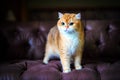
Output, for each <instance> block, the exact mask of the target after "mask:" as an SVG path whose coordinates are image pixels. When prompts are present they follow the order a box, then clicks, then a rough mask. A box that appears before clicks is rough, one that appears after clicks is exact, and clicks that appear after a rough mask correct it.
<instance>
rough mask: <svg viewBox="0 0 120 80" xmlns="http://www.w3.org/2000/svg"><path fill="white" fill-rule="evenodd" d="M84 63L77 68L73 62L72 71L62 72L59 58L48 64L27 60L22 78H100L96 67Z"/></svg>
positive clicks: (94, 79) (76, 79) (46, 79)
mask: <svg viewBox="0 0 120 80" xmlns="http://www.w3.org/2000/svg"><path fill="white" fill-rule="evenodd" d="M94 66H95V64H93V65H92V67H89V66H86V65H84V67H83V69H82V70H75V69H74V67H73V64H71V68H72V71H71V72H70V73H62V66H61V63H60V61H59V60H52V61H50V62H49V63H48V64H47V65H45V64H43V63H42V60H37V61H27V70H26V71H25V72H24V73H23V75H22V76H21V77H22V80H100V76H99V74H98V72H97V70H96V69H95V68H93V67H94Z"/></svg>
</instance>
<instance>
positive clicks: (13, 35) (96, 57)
mask: <svg viewBox="0 0 120 80" xmlns="http://www.w3.org/2000/svg"><path fill="white" fill-rule="evenodd" d="M55 24H56V21H46V22H29V23H14V24H9V25H8V24H4V25H1V29H0V36H1V38H0V53H1V54H0V57H1V58H0V59H1V61H3V60H4V61H6V60H21V59H30V60H31V59H42V58H43V57H44V53H45V43H46V38H47V34H48V32H49V30H50V28H51V27H53V26H54V25H55ZM83 25H84V29H85V48H84V55H83V63H84V62H85V63H86V62H97V61H115V60H118V59H119V57H120V36H119V34H120V21H118V20H83Z"/></svg>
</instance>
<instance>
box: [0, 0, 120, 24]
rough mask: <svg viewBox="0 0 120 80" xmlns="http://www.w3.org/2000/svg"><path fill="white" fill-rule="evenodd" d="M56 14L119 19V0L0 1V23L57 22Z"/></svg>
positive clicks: (84, 17) (85, 17) (83, 17)
mask: <svg viewBox="0 0 120 80" xmlns="http://www.w3.org/2000/svg"><path fill="white" fill-rule="evenodd" d="M57 12H63V13H64V12H71V13H78V12H80V13H81V14H82V19H120V2H119V0H1V1H0V22H6V21H15V22H28V21H46V20H57V19H58V18H57Z"/></svg>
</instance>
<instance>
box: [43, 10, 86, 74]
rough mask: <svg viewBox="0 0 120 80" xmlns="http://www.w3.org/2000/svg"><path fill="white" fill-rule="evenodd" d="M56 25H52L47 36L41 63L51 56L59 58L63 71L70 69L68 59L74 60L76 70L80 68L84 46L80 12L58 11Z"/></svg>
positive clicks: (66, 71)
mask: <svg viewBox="0 0 120 80" xmlns="http://www.w3.org/2000/svg"><path fill="white" fill-rule="evenodd" d="M58 16H59V20H58V22H57V26H54V27H53V28H52V29H51V30H50V32H49V34H48V37H47V43H46V52H45V57H44V59H43V63H45V64H47V63H48V61H49V59H50V58H52V57H53V56H57V57H59V58H60V60H61V63H62V68H63V72H64V73H68V72H70V71H71V69H70V61H71V59H73V60H74V65H75V69H76V70H80V69H81V68H82V66H81V59H82V52H83V47H84V28H83V26H82V22H81V14H80V13H78V14H74V13H64V14H62V13H60V12H58Z"/></svg>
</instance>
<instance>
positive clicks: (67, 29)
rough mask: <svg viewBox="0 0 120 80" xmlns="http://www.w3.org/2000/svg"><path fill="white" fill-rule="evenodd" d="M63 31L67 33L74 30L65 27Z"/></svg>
mask: <svg viewBox="0 0 120 80" xmlns="http://www.w3.org/2000/svg"><path fill="white" fill-rule="evenodd" d="M65 32H67V33H73V32H74V30H73V29H70V28H66V29H65Z"/></svg>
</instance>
